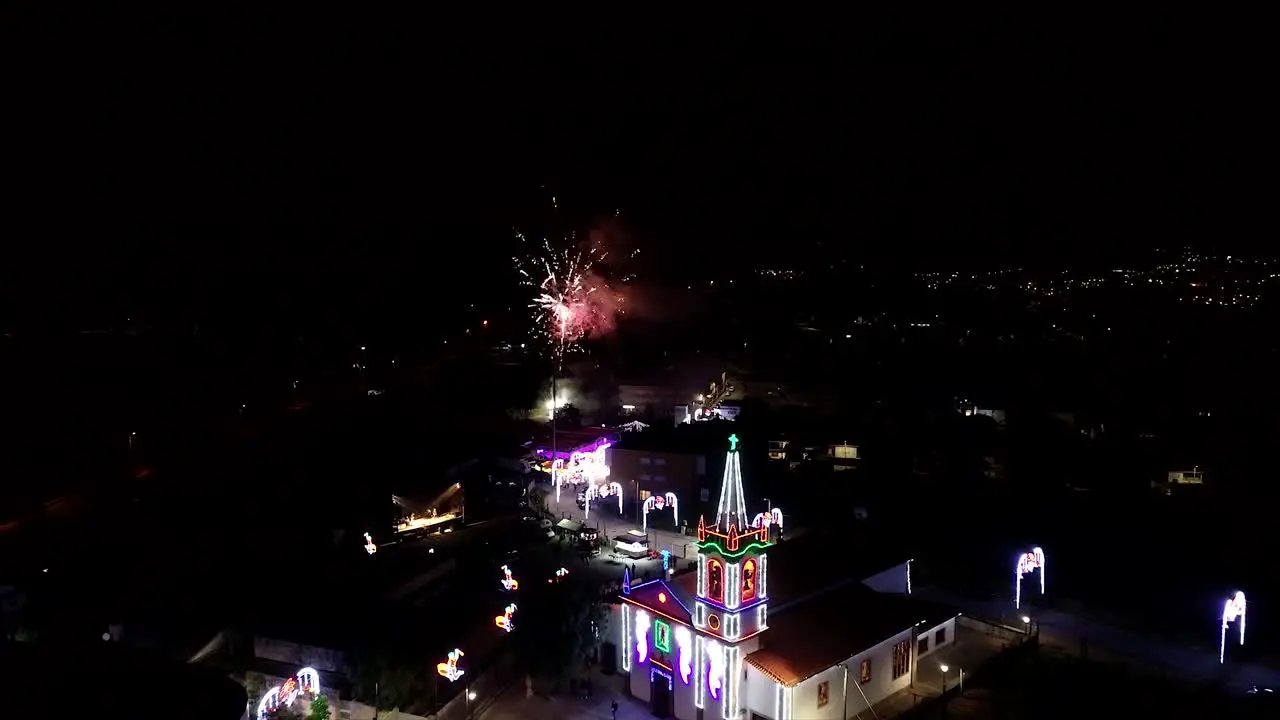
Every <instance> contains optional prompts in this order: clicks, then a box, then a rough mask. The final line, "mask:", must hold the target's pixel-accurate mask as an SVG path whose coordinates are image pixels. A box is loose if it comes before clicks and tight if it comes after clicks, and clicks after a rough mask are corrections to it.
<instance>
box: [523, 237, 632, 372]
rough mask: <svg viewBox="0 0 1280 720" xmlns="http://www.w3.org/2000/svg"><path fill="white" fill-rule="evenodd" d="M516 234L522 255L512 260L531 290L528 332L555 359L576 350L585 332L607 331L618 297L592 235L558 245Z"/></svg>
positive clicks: (613, 321)
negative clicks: (530, 325)
mask: <svg viewBox="0 0 1280 720" xmlns="http://www.w3.org/2000/svg"><path fill="white" fill-rule="evenodd" d="M516 236H517V237H518V238H519V239H520V241H521V243H522V244H523V245H524V253H523V254H522V255H517V256H516V257H515V258H514V260H515V264H516V270H517V271H518V272H519V273H520V282H521V284H522V285H525V286H527V287H529V288H532V290H533V292H534V299H533V302H532V303H530V305H529V307H530V308H531V309H532V310H533V332H534V334H535V335H536V336H539V337H541V338H542V339H543V340H544V341H545V343H546V346H547V348H548V350H549V351H550V352H551V354H552V355H553V356H554V357H556V358H557V359H562V358H563V357H564V356H565V355H568V354H572V353H574V352H576V351H579V350H581V349H582V346H581V344H580V343H581V341H582V340H583V339H584V338H586V337H589V336H600V335H605V334H607V333H609V332H612V331H613V329H614V328H615V326H616V323H617V317H618V315H619V314H620V313H621V312H622V310H623V302H622V296H621V295H620V293H619V291H618V290H616V289H615V288H614V287H612V286H611V285H610V283H609V281H608V279H607V278H606V276H605V271H606V265H605V264H604V263H605V261H606V258H607V257H608V255H607V253H606V252H605V251H604V250H603V249H602V243H601V242H599V239H598V238H595V239H592V240H589V241H588V242H586V243H582V244H579V243H578V242H577V239H576V237H574V236H570V238H569V239H568V242H567V246H568V247H566V248H564V249H556V248H553V247H552V246H551V243H550V242H548V241H547V240H545V239H544V240H543V241H542V243H541V244H539V245H534V244H533V243H531V242H530V241H529V240H528V239H527V238H525V236H524V235H523V234H521V233H520V232H519V231H516Z"/></svg>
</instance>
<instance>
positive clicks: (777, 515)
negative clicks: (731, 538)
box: [751, 508, 782, 530]
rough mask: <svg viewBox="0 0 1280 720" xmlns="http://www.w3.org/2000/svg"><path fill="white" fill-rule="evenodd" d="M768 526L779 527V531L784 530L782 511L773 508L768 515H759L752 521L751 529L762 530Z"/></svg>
mask: <svg viewBox="0 0 1280 720" xmlns="http://www.w3.org/2000/svg"><path fill="white" fill-rule="evenodd" d="M768 525H777V526H778V529H779V530H781V529H782V511H781V510H779V509H778V508H772V509H771V510H769V512H767V513H759V514H757V515H756V516H755V518H753V519H752V520H751V527H753V528H760V527H766V526H768Z"/></svg>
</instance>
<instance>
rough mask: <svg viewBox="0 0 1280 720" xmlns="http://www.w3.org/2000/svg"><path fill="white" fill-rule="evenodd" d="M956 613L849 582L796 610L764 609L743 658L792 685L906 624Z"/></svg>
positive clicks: (932, 622)
mask: <svg viewBox="0 0 1280 720" xmlns="http://www.w3.org/2000/svg"><path fill="white" fill-rule="evenodd" d="M770 567H772V565H771V566H770ZM957 614H958V613H956V612H954V611H952V610H950V609H949V608H945V607H942V606H938V605H934V604H932V603H927V602H924V601H921V600H917V599H916V598H913V597H911V596H908V595H892V594H887V593H878V592H875V591H874V590H871V589H870V588H867V587H866V586H864V585H862V584H861V583H854V584H851V585H847V586H845V587H843V588H840V589H839V590H835V591H833V592H830V593H826V594H824V595H822V596H820V597H818V598H816V599H814V600H812V601H811V602H808V603H805V605H804V609H803V611H802V612H788V613H784V614H782V615H779V616H777V617H775V616H774V614H773V613H770V615H769V630H768V631H767V632H765V633H764V634H763V635H761V644H762V647H761V649H759V650H757V651H755V652H753V653H751V654H750V655H747V657H746V658H745V660H746V662H747V663H749V664H750V665H752V666H754V667H755V668H757V669H758V670H760V672H762V673H764V674H765V675H767V676H769V677H770V678H772V679H773V680H775V681H777V682H779V683H781V684H783V685H787V686H795V685H798V684H800V683H801V682H803V681H804V680H806V679H808V678H810V677H813V676H814V675H817V674H818V673H820V672H822V671H823V670H826V669H827V668H829V667H831V666H833V665H835V664H837V663H839V662H842V661H844V660H847V659H848V658H850V657H853V656H854V655H856V654H858V653H859V652H862V651H863V650H866V649H868V648H871V647H874V646H875V645H877V644H879V643H881V642H883V641H885V640H887V639H889V638H891V637H893V636H894V635H896V634H898V633H900V632H902V631H903V630H906V629H907V628H910V627H913V626H915V625H921V626H922V627H926V628H928V627H933V626H935V625H937V624H938V623H941V622H943V621H945V620H947V619H949V618H952V617H955V616H956V615H957Z"/></svg>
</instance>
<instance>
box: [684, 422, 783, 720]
mask: <svg viewBox="0 0 1280 720" xmlns="http://www.w3.org/2000/svg"><path fill="white" fill-rule="evenodd" d="M750 523H751V518H750V517H749V516H748V515H747V506H746V499H745V497H744V496H743V492H742V466H741V463H740V460H739V457H738V436H737V435H730V436H729V453H728V455H727V456H726V457H725V463H724V476H723V478H722V479H721V481H720V502H719V504H718V506H717V508H716V517H715V522H714V523H711V524H708V523H707V522H706V519H705V518H701V517H700V518H698V587H697V597H696V599H695V606H694V611H693V624H694V628H695V629H696V630H697V631H698V635H697V638H696V639H695V650H694V651H695V661H696V663H697V667H698V674H699V678H700V679H701V680H702V682H699V683H698V689H697V692H696V694H695V702H694V704H695V705H696V707H697V708H698V711H699V716H700V717H703V718H704V720H705V718H707V717H720V718H724V720H737V719H738V718H740V717H741V715H742V706H743V705H744V704H745V703H744V700H745V699H744V698H742V697H741V689H742V658H743V656H744V655H745V654H746V653H748V652H751V651H753V650H755V649H756V647H757V646H758V644H759V641H758V640H757V639H755V638H756V636H757V635H759V634H760V633H762V632H764V631H765V630H766V629H768V615H769V604H768V597H769V585H768V579H769V574H768V559H769V558H768V554H767V552H766V551H767V550H768V549H769V547H770V546H771V545H772V543H771V542H770V541H769V523H768V522H764V523H762V524H761V526H760V527H751V525H750ZM713 711H715V714H714V715H713V714H712V712H713Z"/></svg>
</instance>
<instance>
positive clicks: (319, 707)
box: [307, 695, 329, 720]
mask: <svg viewBox="0 0 1280 720" xmlns="http://www.w3.org/2000/svg"><path fill="white" fill-rule="evenodd" d="M307 718H308V720H329V698H327V697H325V696H324V695H316V697H315V699H314V700H312V701H311V708H310V709H309V710H308V711H307Z"/></svg>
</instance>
